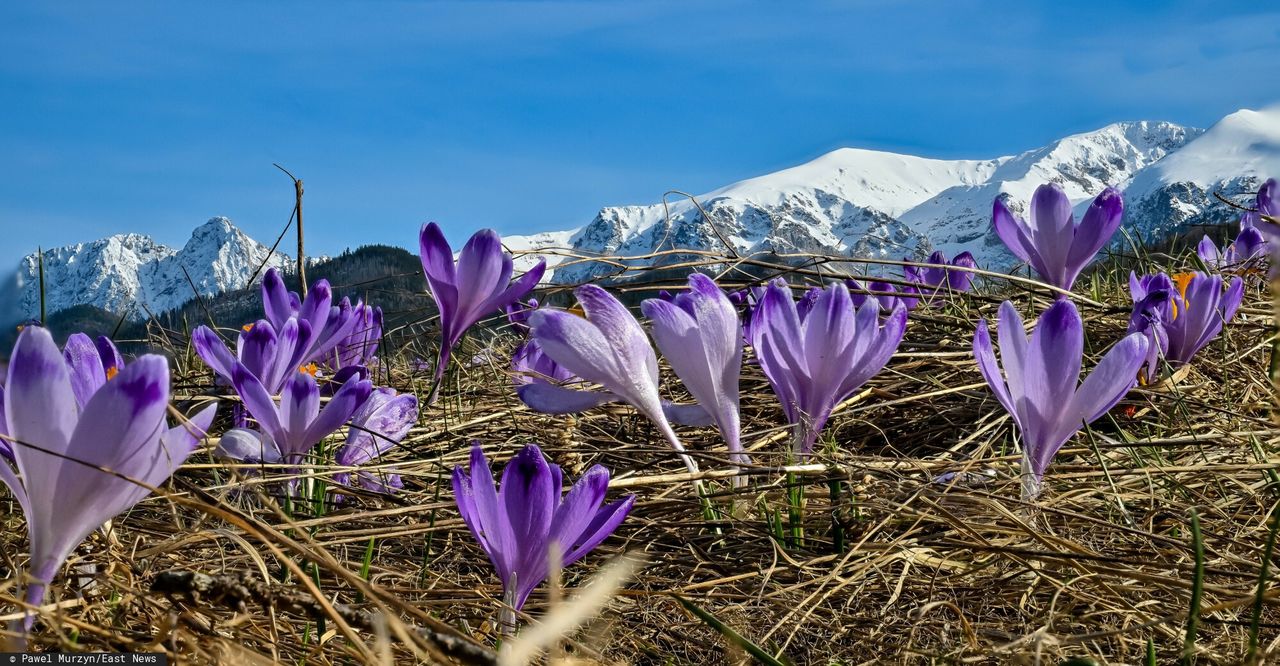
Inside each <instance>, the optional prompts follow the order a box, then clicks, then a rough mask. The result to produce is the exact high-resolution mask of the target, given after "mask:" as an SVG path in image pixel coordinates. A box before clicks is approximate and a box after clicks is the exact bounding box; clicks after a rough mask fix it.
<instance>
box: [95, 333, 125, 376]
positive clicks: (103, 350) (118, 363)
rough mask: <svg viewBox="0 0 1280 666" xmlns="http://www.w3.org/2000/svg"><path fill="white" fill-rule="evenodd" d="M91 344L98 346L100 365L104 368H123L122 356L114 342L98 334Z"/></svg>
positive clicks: (118, 369) (117, 369)
mask: <svg viewBox="0 0 1280 666" xmlns="http://www.w3.org/2000/svg"><path fill="white" fill-rule="evenodd" d="M93 344H94V346H95V347H97V348H98V358H100V359H102V367H103V369H104V370H108V371H109V370H110V369H112V368H114V369H115V370H116V371H120V370H123V369H124V357H122V356H120V350H119V349H117V348H116V343H114V342H112V341H111V338H108V337H107V336H105V335H99V336H98V337H97V338H95V339H94V341H93Z"/></svg>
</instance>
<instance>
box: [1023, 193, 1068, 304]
mask: <svg viewBox="0 0 1280 666" xmlns="http://www.w3.org/2000/svg"><path fill="white" fill-rule="evenodd" d="M1027 226H1028V227H1029V229H1030V231H1031V242H1032V243H1034V244H1035V247H1036V250H1037V251H1038V252H1039V253H1040V257H1041V258H1042V259H1043V260H1044V268H1046V269H1047V270H1048V271H1049V274H1047V275H1045V274H1042V275H1041V277H1043V278H1044V279H1045V280H1046V281H1048V282H1049V284H1053V285H1056V286H1059V287H1062V286H1063V284H1064V282H1066V281H1067V273H1068V272H1069V271H1068V270H1067V257H1068V256H1069V254H1070V252H1071V245H1072V240H1073V238H1074V236H1075V219H1074V217H1073V216H1072V214H1071V200H1070V199H1068V198H1067V195H1066V193H1065V192H1063V191H1062V187H1061V186H1060V185H1058V184H1057V183H1045V184H1044V185H1041V186H1039V187H1037V188H1036V191H1035V194H1033V195H1032V196H1031V212H1030V215H1029V216H1028V218H1027ZM1038 270H1039V269H1037V271H1038ZM1069 287H1070V284H1069V282H1067V286H1066V287H1063V288H1069Z"/></svg>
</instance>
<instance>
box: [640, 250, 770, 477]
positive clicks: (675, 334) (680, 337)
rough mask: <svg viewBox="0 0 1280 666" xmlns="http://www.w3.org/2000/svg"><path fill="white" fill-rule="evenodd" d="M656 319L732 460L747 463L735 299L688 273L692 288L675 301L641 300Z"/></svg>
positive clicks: (664, 343)
mask: <svg viewBox="0 0 1280 666" xmlns="http://www.w3.org/2000/svg"><path fill="white" fill-rule="evenodd" d="M641 310H642V311H643V312H644V314H645V316H646V317H648V318H649V320H650V321H651V322H653V338H654V340H655V341H656V342H657V343H658V349H659V350H661V351H662V355H663V356H665V357H666V359H667V362H668V363H670V364H671V369H672V370H674V371H675V373H676V376H678V377H679V378H680V381H682V382H684V385H685V388H687V389H689V393H690V394H692V395H693V398H694V399H695V400H697V401H698V404H699V405H701V406H702V408H703V409H705V410H706V411H707V412H708V413H709V414H710V415H711V418H712V419H713V420H714V422H715V424H716V427H717V428H718V429H719V430H720V435H721V436H722V437H723V438H724V441H725V444H726V445H727V446H728V448H729V457H730V459H731V460H732V461H733V462H735V463H738V464H747V463H749V462H750V458H748V457H747V454H746V453H744V452H743V450H742V433H741V422H740V417H739V414H738V377H739V376H740V374H741V372H742V345H743V339H742V323H741V322H740V321H739V320H738V312H737V310H735V309H734V307H733V303H732V302H731V301H730V300H729V299H728V297H726V296H725V294H724V292H723V291H721V290H720V287H718V286H716V283H715V282H713V281H712V280H711V278H709V277H707V276H706V275H703V274H701V273H692V274H690V275H689V289H688V291H684V292H681V293H679V294H678V295H676V296H675V297H673V298H672V299H671V300H670V301H666V300H661V299H653V298H651V299H648V300H646V301H645V302H644V303H642V304H641Z"/></svg>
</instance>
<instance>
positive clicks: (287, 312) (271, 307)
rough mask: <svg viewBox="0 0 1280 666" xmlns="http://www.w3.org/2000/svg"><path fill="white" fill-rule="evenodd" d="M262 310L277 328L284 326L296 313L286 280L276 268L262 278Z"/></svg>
mask: <svg viewBox="0 0 1280 666" xmlns="http://www.w3.org/2000/svg"><path fill="white" fill-rule="evenodd" d="M262 309H263V310H264V311H265V312H266V315H267V321H270V322H271V325H272V326H275V327H277V328H279V327H281V326H284V322H285V321H287V320H288V319H289V317H292V316H293V315H294V314H295V312H296V311H295V309H294V307H293V304H292V303H291V302H290V300H289V290H288V289H287V288H286V287H285V286H284V279H283V278H281V277H280V272H279V271H277V270H276V269H275V268H268V269H267V272H266V274H264V275H263V276H262Z"/></svg>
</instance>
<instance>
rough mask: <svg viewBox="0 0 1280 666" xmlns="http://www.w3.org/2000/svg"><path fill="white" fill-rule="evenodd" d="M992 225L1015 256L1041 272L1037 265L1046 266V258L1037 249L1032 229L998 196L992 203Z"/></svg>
mask: <svg viewBox="0 0 1280 666" xmlns="http://www.w3.org/2000/svg"><path fill="white" fill-rule="evenodd" d="M991 226H992V227H993V228H995V230H996V235H997V236H999V237H1000V240H1002V241H1004V244H1005V247H1007V248H1009V251H1010V252H1013V254H1014V256H1016V257H1017V258H1019V259H1021V260H1022V261H1025V262H1027V263H1028V264H1031V267H1032V268H1035V269H1036V271H1037V272H1039V270H1040V269H1039V268H1036V267H1037V266H1044V260H1043V259H1042V258H1041V257H1040V253H1039V251H1037V250H1036V246H1035V244H1034V243H1032V242H1031V230H1030V229H1028V228H1027V225H1026V223H1025V222H1023V221H1022V219H1021V218H1019V217H1018V216H1017V215H1014V214H1013V211H1011V210H1009V207H1008V206H1006V205H1005V203H1004V201H1003V200H1002V199H999V198H997V199H996V200H995V202H994V203H993V204H992V209H991Z"/></svg>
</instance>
